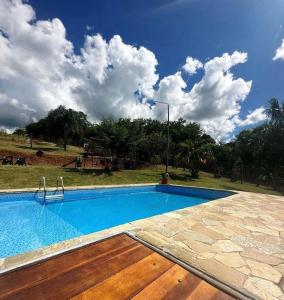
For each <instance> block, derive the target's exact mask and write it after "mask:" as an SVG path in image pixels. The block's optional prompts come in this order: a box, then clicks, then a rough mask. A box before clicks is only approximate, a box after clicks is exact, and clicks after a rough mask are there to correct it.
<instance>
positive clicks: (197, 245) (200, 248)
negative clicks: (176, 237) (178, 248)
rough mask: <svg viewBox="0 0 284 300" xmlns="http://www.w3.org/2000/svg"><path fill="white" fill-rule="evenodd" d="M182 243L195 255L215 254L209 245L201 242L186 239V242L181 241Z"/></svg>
mask: <svg viewBox="0 0 284 300" xmlns="http://www.w3.org/2000/svg"><path fill="white" fill-rule="evenodd" d="M183 243H184V244H185V245H187V246H188V247H189V248H190V249H192V250H193V251H194V252H195V253H202V252H211V253H216V250H215V249H214V248H213V247H212V246H211V245H208V244H205V243H202V242H198V241H195V240H190V239H187V240H183Z"/></svg>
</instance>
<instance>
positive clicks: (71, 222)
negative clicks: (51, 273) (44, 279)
mask: <svg viewBox="0 0 284 300" xmlns="http://www.w3.org/2000/svg"><path fill="white" fill-rule="evenodd" d="M230 195H232V193H231V192H228V191H217V190H210V189H199V188H189V187H179V186H162V185H157V186H143V187H119V188H98V189H84V190H67V191H65V198H64V200H63V201H62V200H58V201H56V202H54V203H49V204H47V205H42V204H40V203H39V202H38V201H37V200H36V198H35V195H34V193H28V192H25V193H2V194H0V258H3V257H8V256H12V255H16V254H19V253H23V252H27V251H31V250H35V249H38V248H42V247H44V246H48V245H51V244H53V243H57V242H60V241H64V240H67V239H71V238H74V237H78V236H81V235H84V234H88V233H92V232H96V231H99V230H103V229H107V228H111V227H114V226H117V225H120V224H124V223H127V222H131V221H134V220H138V219H143V218H147V217H151V216H154V215H158V214H162V213H166V212H169V211H173V210H177V209H181V208H185V207H189V206H194V205H199V204H202V203H204V202H207V201H209V200H213V199H217V198H223V197H227V196H230Z"/></svg>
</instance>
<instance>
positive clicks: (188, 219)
mask: <svg viewBox="0 0 284 300" xmlns="http://www.w3.org/2000/svg"><path fill="white" fill-rule="evenodd" d="M181 223H182V225H184V226H185V227H184V229H186V228H187V229H190V228H191V227H192V226H194V225H195V224H197V223H198V221H197V220H194V219H192V218H191V217H183V218H182V219H181Z"/></svg>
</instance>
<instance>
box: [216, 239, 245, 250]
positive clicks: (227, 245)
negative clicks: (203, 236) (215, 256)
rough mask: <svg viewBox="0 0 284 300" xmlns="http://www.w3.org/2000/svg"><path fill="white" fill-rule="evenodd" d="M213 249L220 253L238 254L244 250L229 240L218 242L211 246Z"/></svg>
mask: <svg viewBox="0 0 284 300" xmlns="http://www.w3.org/2000/svg"><path fill="white" fill-rule="evenodd" d="M212 247H213V248H214V249H216V250H217V251H220V252H239V251H243V250H244V249H243V248H242V247H240V246H239V245H237V244H235V243H233V242H231V241H230V240H219V241H217V242H216V243H215V244H213V245H212Z"/></svg>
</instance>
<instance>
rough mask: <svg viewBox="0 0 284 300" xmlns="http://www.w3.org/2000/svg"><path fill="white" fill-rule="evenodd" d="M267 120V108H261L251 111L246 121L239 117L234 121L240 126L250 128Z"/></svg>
mask: <svg viewBox="0 0 284 300" xmlns="http://www.w3.org/2000/svg"><path fill="white" fill-rule="evenodd" d="M265 119H266V114H265V108H264V107H259V108H257V109H255V110H254V111H250V112H249V113H248V114H247V116H246V118H245V119H244V120H241V119H239V117H238V116H237V117H235V118H234V121H235V123H236V125H238V126H248V125H252V124H255V123H259V122H262V121H264V120H265Z"/></svg>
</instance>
